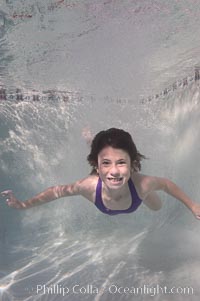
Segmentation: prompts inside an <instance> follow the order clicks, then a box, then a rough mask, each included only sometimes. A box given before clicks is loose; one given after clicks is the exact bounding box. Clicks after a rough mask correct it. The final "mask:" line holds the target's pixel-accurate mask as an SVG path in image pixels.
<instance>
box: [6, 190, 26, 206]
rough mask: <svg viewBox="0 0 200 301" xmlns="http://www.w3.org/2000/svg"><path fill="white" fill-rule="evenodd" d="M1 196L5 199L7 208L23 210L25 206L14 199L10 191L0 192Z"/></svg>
mask: <svg viewBox="0 0 200 301" xmlns="http://www.w3.org/2000/svg"><path fill="white" fill-rule="evenodd" d="M1 196H3V197H7V199H6V202H7V204H8V206H9V207H12V208H15V209H25V204H24V203H23V202H20V201H18V200H17V199H16V197H15V196H14V194H13V192H12V190H5V191H3V192H1Z"/></svg>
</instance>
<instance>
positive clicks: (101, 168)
mask: <svg viewBox="0 0 200 301" xmlns="http://www.w3.org/2000/svg"><path fill="white" fill-rule="evenodd" d="M144 158H145V157H144V156H143V155H142V154H140V153H139V152H138V150H137V148H136V146H135V144H134V142H133V140H132V137H131V135H130V134H129V133H128V132H126V131H124V130H122V129H116V128H111V129H108V130H106V131H101V132H99V133H98V134H97V135H96V136H95V137H94V139H93V140H92V143H91V152H90V154H89V155H88V157H87V159H88V162H89V164H90V165H91V166H92V171H91V174H90V175H89V176H87V177H86V178H84V179H81V180H78V181H76V182H75V183H73V184H69V185H59V186H53V187H49V188H47V189H46V190H45V191H43V192H41V193H39V194H38V195H36V196H34V197H33V198H30V199H28V200H27V201H24V202H22V201H19V200H17V199H16V198H15V196H14V194H13V192H12V191H11V190H7V191H3V192H2V193H1V195H2V196H5V197H7V204H8V206H10V207H13V208H16V209H28V208H31V207H33V206H37V205H42V204H44V203H47V202H50V201H53V200H56V199H58V198H62V197H67V196H73V195H81V196H83V197H84V198H86V199H87V200H89V201H90V202H92V203H93V204H94V205H95V206H96V207H97V208H98V209H99V210H100V211H101V212H103V213H105V214H109V215H116V214H125V213H132V212H134V211H136V210H137V209H138V208H139V206H140V205H141V203H144V204H145V205H146V206H148V207H149V208H150V209H152V210H159V209H160V208H161V207H162V203H161V200H160V198H159V197H158V195H157V193H156V191H159V190H162V191H164V192H166V193H168V194H169V195H171V196H173V197H175V198H176V199H178V200H179V201H181V202H182V203H183V204H184V205H185V206H186V207H187V208H188V209H189V210H190V211H191V212H192V213H193V214H194V216H195V217H196V218H197V219H200V204H197V203H195V202H194V201H193V200H191V199H190V198H189V197H188V196H187V195H186V194H185V193H184V192H183V191H182V190H181V189H180V188H179V187H178V186H177V185H176V184H174V183H173V182H172V181H170V180H169V179H166V178H159V177H154V176H147V175H144V174H141V173H140V170H141V160H142V159H144Z"/></svg>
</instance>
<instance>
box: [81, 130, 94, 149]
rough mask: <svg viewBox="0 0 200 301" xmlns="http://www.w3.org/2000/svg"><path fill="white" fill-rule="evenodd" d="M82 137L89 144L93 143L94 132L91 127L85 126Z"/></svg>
mask: <svg viewBox="0 0 200 301" xmlns="http://www.w3.org/2000/svg"><path fill="white" fill-rule="evenodd" d="M82 137H83V138H84V139H85V140H86V142H87V144H88V145H90V144H91V143H92V139H93V138H92V133H91V130H90V128H89V127H85V128H83V130H82Z"/></svg>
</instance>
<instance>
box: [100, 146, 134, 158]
mask: <svg viewBox="0 0 200 301" xmlns="http://www.w3.org/2000/svg"><path fill="white" fill-rule="evenodd" d="M98 157H99V158H103V157H109V158H112V157H121V158H130V157H129V154H128V153H127V152H126V151H125V150H123V149H121V148H113V147H111V146H106V147H104V148H103V149H102V150H101V151H100V152H99V154H98Z"/></svg>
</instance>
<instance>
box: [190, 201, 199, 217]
mask: <svg viewBox="0 0 200 301" xmlns="http://www.w3.org/2000/svg"><path fill="white" fill-rule="evenodd" d="M191 210H192V213H193V214H194V216H195V217H196V218H197V219H199V220H200V204H197V203H195V204H193V206H192V208H191Z"/></svg>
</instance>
